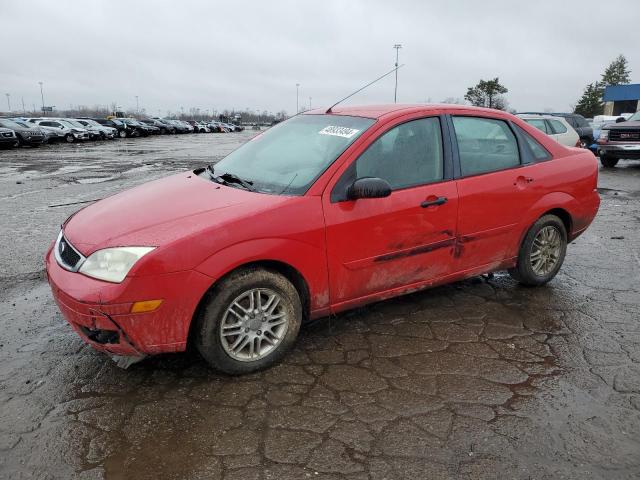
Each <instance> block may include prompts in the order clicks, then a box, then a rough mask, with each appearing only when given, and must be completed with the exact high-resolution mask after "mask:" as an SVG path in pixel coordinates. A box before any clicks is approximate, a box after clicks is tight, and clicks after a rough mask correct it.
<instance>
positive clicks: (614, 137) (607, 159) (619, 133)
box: [597, 112, 640, 168]
mask: <svg viewBox="0 0 640 480" xmlns="http://www.w3.org/2000/svg"><path fill="white" fill-rule="evenodd" d="M597 153H598V155H599V156H600V162H601V163H602V165H603V166H604V167H607V168H612V167H615V166H616V165H617V164H618V162H619V161H620V159H621V158H625V159H632V160H640V112H636V113H634V114H633V115H632V116H631V117H629V119H628V120H625V119H624V117H619V118H618V119H617V120H616V123H610V124H607V125H605V126H603V127H602V130H600V136H599V138H598V151H597Z"/></svg>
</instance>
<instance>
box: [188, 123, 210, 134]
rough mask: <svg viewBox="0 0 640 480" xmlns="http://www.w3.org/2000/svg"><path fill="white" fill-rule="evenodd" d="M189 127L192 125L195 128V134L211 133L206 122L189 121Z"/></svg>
mask: <svg viewBox="0 0 640 480" xmlns="http://www.w3.org/2000/svg"><path fill="white" fill-rule="evenodd" d="M187 123H188V124H189V125H191V126H192V127H193V131H194V132H195V133H210V132H211V130H210V129H209V127H208V125H207V124H206V123H204V122H198V121H195V120H189V121H188V122H187Z"/></svg>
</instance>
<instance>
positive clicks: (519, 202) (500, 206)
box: [450, 115, 542, 271]
mask: <svg viewBox="0 0 640 480" xmlns="http://www.w3.org/2000/svg"><path fill="white" fill-rule="evenodd" d="M450 121H451V124H452V131H453V135H452V137H453V140H454V149H455V159H456V160H457V163H456V170H457V172H456V173H457V175H458V176H459V179H458V181H457V186H458V197H459V207H458V208H459V214H458V248H457V252H456V253H457V256H458V258H457V270H458V271H466V270H471V269H474V268H479V267H482V266H488V265H489V266H491V265H497V264H500V263H501V262H503V261H504V260H505V259H508V258H510V257H512V256H514V254H515V253H514V245H516V244H517V242H518V238H519V234H520V232H519V231H518V230H517V226H518V223H519V221H520V219H521V217H522V215H523V212H526V211H527V210H528V209H529V208H530V207H531V206H532V205H533V204H534V203H535V202H536V200H537V199H538V198H539V197H540V195H541V192H542V190H541V189H540V188H539V183H538V179H537V178H536V170H537V166H536V164H535V163H531V164H526V163H524V162H523V159H522V158H523V157H522V155H521V149H522V147H521V146H520V145H519V142H518V139H517V137H516V134H515V130H514V129H515V127H513V126H512V125H511V124H510V123H509V122H507V121H505V120H502V119H497V118H490V117H483V116H466V115H455V116H452V117H450Z"/></svg>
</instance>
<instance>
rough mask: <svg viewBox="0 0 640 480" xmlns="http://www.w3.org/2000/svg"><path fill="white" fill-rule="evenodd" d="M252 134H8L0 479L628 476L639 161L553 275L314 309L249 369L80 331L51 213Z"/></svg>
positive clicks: (1, 210) (216, 155)
mask: <svg viewBox="0 0 640 480" xmlns="http://www.w3.org/2000/svg"><path fill="white" fill-rule="evenodd" d="M255 133H256V132H252V131H246V132H243V133H234V134H227V135H198V136H189V138H185V137H175V136H171V137H157V138H153V139H151V138H150V139H127V140H121V141H115V142H102V143H99V144H98V143H96V144H91V145H73V146H46V147H41V148H38V149H18V150H14V151H1V152H0V224H1V225H2V227H3V228H2V230H0V242H1V244H2V245H3V246H4V248H2V249H1V250H0V265H1V266H2V269H1V271H0V329H1V331H2V332H3V333H2V337H1V339H0V478H3V476H6V477H10V478H98V479H99V478H109V479H120V478H123V479H124V478H136V479H145V478H149V479H155V478H180V479H182V478H185V479H196V478H245V479H252V478H265V479H267V478H273V479H287V478H291V479H301V478H307V477H312V478H318V479H334V478H336V479H337V478H344V479H367V478H369V479H372V480H376V479H384V478H387V479H396V478H407V479H409V478H411V479H414V478H448V477H450V478H554V479H555V478H637V477H638V475H640V456H639V455H638V452H640V213H639V212H640V162H636V163H633V162H625V161H622V162H621V163H620V164H619V165H618V167H617V168H615V169H612V170H606V171H604V170H602V171H601V172H600V173H601V176H600V181H599V187H600V192H601V195H602V205H601V209H600V213H599V215H598V217H597V218H596V220H595V222H594V224H593V225H592V226H591V228H590V229H589V230H588V231H587V232H586V233H585V234H584V235H583V236H582V237H580V238H578V240H577V241H576V242H575V243H574V244H572V245H570V246H569V249H568V253H567V258H566V260H565V263H564V266H563V268H562V270H561V271H560V274H559V275H558V277H557V278H556V279H555V280H553V281H552V282H551V283H550V284H549V285H548V286H546V287H543V288H536V289H529V288H524V287H522V286H519V285H517V284H516V283H515V282H514V281H513V280H511V279H510V278H509V277H508V276H507V275H503V274H496V275H495V276H494V277H493V278H477V279H471V280H469V281H466V282H461V283H457V284H454V285H450V286H446V287H440V288H437V289H433V290H428V291H424V292H418V293H414V294H411V295H408V296H405V297H401V298H397V299H394V300H391V301H387V302H381V303H378V304H375V305H372V306H369V307H366V308H362V309H359V310H355V311H351V312H348V313H345V314H342V315H340V316H338V317H337V318H325V319H322V320H320V321H318V322H315V323H313V324H311V325H308V326H306V327H303V330H302V332H301V336H300V338H299V340H298V342H297V344H296V346H295V348H294V350H293V351H292V353H291V354H289V355H288V356H287V357H286V359H285V361H284V363H283V364H282V365H280V366H277V367H275V368H273V369H271V370H267V371H265V372H261V373H258V374H252V375H247V376H244V377H240V378H230V377H226V376H223V375H219V374H216V373H215V372H212V371H211V370H209V369H208V368H207V366H206V365H205V363H204V362H203V361H202V360H200V359H199V358H198V356H197V355H195V354H193V353H187V354H180V355H170V356H162V357H158V358H151V359H148V360H146V361H144V362H142V363H140V364H137V365H134V366H133V367H131V368H130V369H129V370H127V371H124V370H120V369H118V368H117V367H116V366H115V364H113V363H112V362H111V361H110V360H109V359H108V358H107V357H105V356H103V355H101V354H98V353H96V352H95V351H93V350H92V349H91V348H90V347H88V346H86V345H84V344H83V343H82V341H81V340H80V339H79V338H78V337H77V336H76V335H75V334H74V333H73V332H72V331H71V329H70V328H69V327H68V325H67V324H66V322H65V321H64V319H63V318H62V316H61V314H60V313H59V311H58V309H57V308H56V307H55V305H54V303H53V300H52V298H51V294H50V291H49V289H48V286H47V284H46V281H45V279H44V272H43V255H44V252H45V250H46V248H47V246H48V245H49V243H50V242H51V241H52V239H54V238H55V235H56V234H57V232H58V230H59V225H60V223H61V222H62V221H63V220H64V219H65V218H66V217H67V216H68V215H69V214H71V213H72V212H74V211H75V210H77V209H78V208H80V207H81V206H82V205H83V204H82V203H79V202H86V201H89V200H94V199H98V198H103V197H104V196H106V195H109V194H111V193H114V192H117V191H119V190H121V189H124V188H127V187H130V186H133V185H136V184H139V183H142V182H144V181H148V180H150V179H154V178H158V177H161V176H164V175H167V174H170V173H173V172H178V171H182V170H185V169H191V168H195V167H198V166H203V165H205V164H206V163H210V162H215V161H216V160H219V159H220V158H222V157H223V156H224V155H225V154H226V153H228V152H229V151H231V150H232V149H234V148H235V147H236V146H238V145H239V144H240V143H241V142H243V141H245V140H247V139H248V138H251V136H253V135H255ZM65 204H72V205H65ZM60 205H62V206H60ZM136 214H138V215H143V214H144V212H136ZM27 465H28V467H27ZM489 472H491V473H489ZM492 475H493V476H492Z"/></svg>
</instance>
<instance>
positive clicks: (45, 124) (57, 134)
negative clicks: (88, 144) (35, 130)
mask: <svg viewBox="0 0 640 480" xmlns="http://www.w3.org/2000/svg"><path fill="white" fill-rule="evenodd" d="M29 123H33V124H35V125H38V126H39V127H40V128H41V129H43V130H45V131H47V132H49V134H50V137H51V139H52V140H53V141H64V142H67V143H73V142H79V141H85V140H89V132H88V131H87V130H85V129H84V128H82V129H81V128H77V127H73V126H71V125H69V124H68V123H62V122H60V121H58V120H54V119H51V118H31V119H29Z"/></svg>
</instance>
